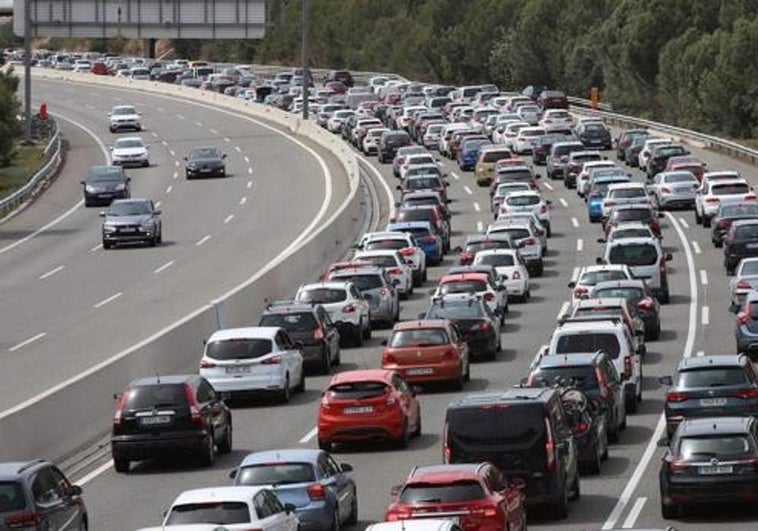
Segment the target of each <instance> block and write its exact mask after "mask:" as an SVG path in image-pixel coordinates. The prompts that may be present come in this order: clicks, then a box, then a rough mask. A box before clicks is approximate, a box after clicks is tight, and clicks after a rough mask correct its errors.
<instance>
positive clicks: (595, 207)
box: [585, 170, 630, 223]
mask: <svg viewBox="0 0 758 531" xmlns="http://www.w3.org/2000/svg"><path fill="white" fill-rule="evenodd" d="M599 171H606V170H596V172H595V173H597V172H599ZM607 171H608V172H613V173H611V174H610V175H604V176H602V177H601V176H599V175H598V176H597V177H595V176H594V175H593V176H592V177H591V178H590V181H591V183H590V184H589V190H588V191H587V193H586V194H585V200H586V201H587V217H588V219H589V222H590V223H596V222H598V221H602V220H603V201H605V196H606V194H607V193H608V187H609V186H611V185H613V184H617V183H628V182H629V180H630V179H629V176H628V175H621V174H619V173H617V172H616V171H615V170H607Z"/></svg>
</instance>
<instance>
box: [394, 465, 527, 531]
mask: <svg viewBox="0 0 758 531" xmlns="http://www.w3.org/2000/svg"><path fill="white" fill-rule="evenodd" d="M523 489H524V481H523V480H510V481H509V480H508V479H506V477H505V476H504V475H503V474H502V473H501V472H500V471H499V470H498V469H497V467H495V466H494V465H492V464H491V463H486V462H484V463H471V464H465V463H461V464H447V465H426V466H416V467H414V468H413V469H412V470H411V472H410V474H408V477H407V478H406V480H405V483H404V484H403V485H398V486H397V487H395V488H393V496H394V498H393V500H392V502H391V503H390V505H389V507H387V511H386V512H385V515H384V519H385V520H386V521H388V522H396V521H399V520H403V521H406V520H410V521H414V520H421V519H426V518H428V516H429V515H430V514H432V515H438V514H444V515H450V516H454V518H455V520H454V521H455V522H456V523H458V524H459V525H460V526H461V527H462V528H463V529H477V530H478V531H501V530H503V529H508V530H511V531H526V510H525V496H524V493H523Z"/></svg>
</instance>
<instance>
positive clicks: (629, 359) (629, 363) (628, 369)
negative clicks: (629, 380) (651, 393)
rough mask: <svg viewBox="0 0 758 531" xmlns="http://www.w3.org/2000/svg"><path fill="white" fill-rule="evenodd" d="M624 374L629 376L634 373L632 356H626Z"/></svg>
mask: <svg viewBox="0 0 758 531" xmlns="http://www.w3.org/2000/svg"><path fill="white" fill-rule="evenodd" d="M624 374H626V376H627V377H629V376H631V375H632V357H631V356H624Z"/></svg>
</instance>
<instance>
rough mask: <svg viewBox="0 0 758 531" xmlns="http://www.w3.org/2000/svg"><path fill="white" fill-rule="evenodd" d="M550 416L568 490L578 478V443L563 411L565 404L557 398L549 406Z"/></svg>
mask: <svg viewBox="0 0 758 531" xmlns="http://www.w3.org/2000/svg"><path fill="white" fill-rule="evenodd" d="M548 416H549V417H550V420H549V421H550V425H551V427H552V430H553V436H554V437H555V443H556V447H557V448H559V453H558V455H559V456H560V460H561V466H562V468H563V470H564V473H565V477H566V481H567V488H570V487H571V482H572V481H573V480H574V478H575V477H577V476H578V474H579V472H578V468H579V462H578V457H577V448H576V441H575V440H574V437H573V435H572V434H571V429H570V428H569V424H568V420H567V419H566V414H565V413H564V411H563V404H562V403H561V401H560V399H559V398H558V397H557V396H555V397H554V399H553V400H551V401H550V403H549V404H548Z"/></svg>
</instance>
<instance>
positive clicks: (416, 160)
mask: <svg viewBox="0 0 758 531" xmlns="http://www.w3.org/2000/svg"><path fill="white" fill-rule="evenodd" d="M422 165H434V166H437V167H439V165H438V164H437V160H436V159H435V158H434V155H432V154H431V153H414V154H412V155H408V156H407V157H405V158H404V159H403V163H402V164H401V165H400V178H401V179H405V177H406V175H407V173H408V170H409V169H411V168H412V167H414V166H422ZM440 173H441V172H440Z"/></svg>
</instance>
